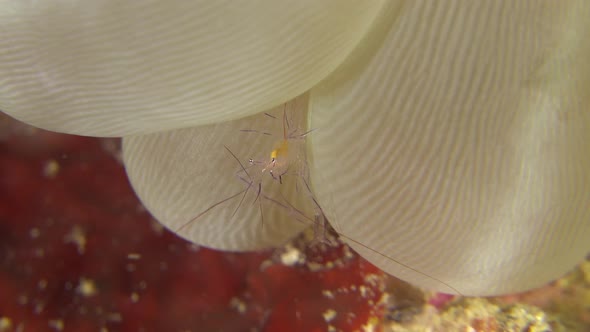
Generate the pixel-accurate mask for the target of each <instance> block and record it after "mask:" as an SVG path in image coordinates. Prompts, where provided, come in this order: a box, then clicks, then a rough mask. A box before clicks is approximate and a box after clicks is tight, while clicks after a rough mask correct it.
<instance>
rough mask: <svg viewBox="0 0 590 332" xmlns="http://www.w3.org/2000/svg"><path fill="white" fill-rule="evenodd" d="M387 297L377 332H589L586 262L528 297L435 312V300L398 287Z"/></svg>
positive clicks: (454, 304)
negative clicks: (382, 318)
mask: <svg viewBox="0 0 590 332" xmlns="http://www.w3.org/2000/svg"><path fill="white" fill-rule="evenodd" d="M388 289H389V292H390V293H391V294H392V296H391V297H390V298H391V301H390V303H389V306H390V308H389V312H388V313H387V315H386V317H385V318H384V320H383V331H391V332H414V331H416V332H418V331H430V332H438V331H441V332H442V331H466V332H471V331H473V332H475V331H477V332H495V331H498V332H499V331H503V332H504V331H506V332H510V331H527V332H562V331H563V332H565V331H580V332H582V331H590V261H588V260H587V261H584V262H582V263H581V264H580V265H579V266H578V268H577V269H576V270H574V271H573V272H571V273H569V274H568V275H566V276H564V277H563V278H561V279H560V280H558V281H556V282H553V283H551V284H550V285H547V286H545V287H543V288H540V289H536V290H533V291H530V292H526V293H522V294H515V295H509V296H502V297H490V298H478V297H474V298H460V297H456V298H454V299H450V301H449V302H448V303H446V304H444V305H442V306H441V307H440V308H437V307H436V306H434V305H432V304H429V299H431V298H433V297H434V296H436V294H433V293H428V292H421V291H420V290H418V289H416V288H413V287H412V286H410V285H408V284H405V283H403V282H401V281H397V280H393V279H392V282H391V285H390V286H389V287H388Z"/></svg>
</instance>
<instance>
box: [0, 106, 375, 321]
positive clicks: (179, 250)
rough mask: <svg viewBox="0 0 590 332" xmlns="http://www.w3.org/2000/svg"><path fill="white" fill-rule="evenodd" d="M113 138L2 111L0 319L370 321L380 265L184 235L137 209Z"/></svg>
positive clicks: (335, 250) (346, 255) (346, 254)
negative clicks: (210, 243)
mask: <svg viewBox="0 0 590 332" xmlns="http://www.w3.org/2000/svg"><path fill="white" fill-rule="evenodd" d="M115 144H117V141H116V140H108V139H96V138H87V137H78V136H71V135H61V134H55V133H50V132H46V131H42V130H37V129H33V128H30V127H27V126H24V125H22V124H19V123H17V122H15V121H13V120H11V119H8V118H7V117H5V116H2V115H0V331H13V330H14V331H52V330H53V331H286V332H288V331H355V330H363V329H365V330H370V329H371V328H372V327H373V325H374V324H372V323H373V322H374V320H375V318H374V317H379V316H380V315H381V313H382V310H383V307H384V306H383V305H382V304H383V303H382V302H383V301H380V300H381V299H382V295H383V293H382V292H383V274H382V272H380V271H379V270H377V269H376V268H375V267H373V266H372V265H371V264H369V263H367V262H365V261H364V260H362V259H360V258H358V256H356V254H353V253H351V252H350V251H349V250H348V249H347V248H346V247H344V246H341V245H336V246H330V245H325V246H324V245H319V246H315V247H309V246H307V247H306V246H300V247H297V246H296V245H295V246H294V247H291V248H283V249H279V250H268V251H265V252H258V253H227V252H219V251H214V250H210V249H206V248H202V247H198V246H195V245H191V244H190V243H188V242H186V241H184V240H182V239H181V238H179V237H177V236H175V235H174V234H173V233H170V232H168V231H167V230H165V229H163V228H162V227H161V226H159V224H158V223H157V222H156V221H154V220H153V219H152V218H151V217H150V216H149V214H148V213H147V212H146V211H145V210H144V209H143V207H142V206H141V204H140V203H139V201H138V200H137V198H136V197H135V195H134V193H133V191H132V190H131V188H130V186H129V183H128V180H127V177H126V174H125V171H124V169H123V166H122V165H121V163H120V162H119V161H117V158H116V154H117V153H116V150H117V149H116V148H114V145H115ZM293 255H295V257H299V258H300V259H299V260H295V261H292V260H289V259H286V258H288V257H291V256H293ZM282 258H283V259H282Z"/></svg>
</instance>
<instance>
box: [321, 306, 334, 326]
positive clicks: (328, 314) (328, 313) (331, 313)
mask: <svg viewBox="0 0 590 332" xmlns="http://www.w3.org/2000/svg"><path fill="white" fill-rule="evenodd" d="M336 315H338V313H336V311H335V310H334V309H328V310H326V311H324V313H323V314H322V316H324V320H325V321H326V323H329V322H331V321H332V320H333V319H334V318H336Z"/></svg>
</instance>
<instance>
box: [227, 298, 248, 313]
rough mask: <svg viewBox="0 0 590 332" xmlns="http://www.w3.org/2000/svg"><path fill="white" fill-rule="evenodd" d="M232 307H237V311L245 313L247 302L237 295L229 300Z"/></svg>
mask: <svg viewBox="0 0 590 332" xmlns="http://www.w3.org/2000/svg"><path fill="white" fill-rule="evenodd" d="M229 305H230V307H232V308H234V309H236V311H237V312H239V313H240V314H243V313H245V312H246V303H244V301H242V300H240V299H239V298H237V297H234V298H232V299H231V300H230V302H229Z"/></svg>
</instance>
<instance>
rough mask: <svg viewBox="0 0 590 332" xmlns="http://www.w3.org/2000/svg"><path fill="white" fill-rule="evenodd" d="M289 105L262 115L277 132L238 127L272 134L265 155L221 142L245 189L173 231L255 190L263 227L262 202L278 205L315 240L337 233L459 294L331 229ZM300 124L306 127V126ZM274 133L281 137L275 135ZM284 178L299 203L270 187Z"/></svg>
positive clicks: (280, 184) (302, 136)
mask: <svg viewBox="0 0 590 332" xmlns="http://www.w3.org/2000/svg"><path fill="white" fill-rule="evenodd" d="M291 106H293V105H291ZM290 108H293V109H295V107H289V105H288V104H285V105H283V108H282V112H281V113H280V114H279V113H278V112H275V113H277V114H271V113H265V116H267V117H268V118H271V119H272V120H273V122H277V123H278V122H279V121H280V122H281V126H280V128H281V130H280V134H277V133H274V134H273V133H271V132H267V131H261V130H259V129H254V128H248V129H243V130H241V133H243V134H245V135H263V136H268V137H269V138H275V141H274V144H273V145H272V149H271V150H270V152H268V153H267V154H266V156H265V157H263V158H261V159H255V158H252V157H250V158H248V159H245V158H244V159H240V157H239V156H237V155H236V154H235V153H234V152H233V151H232V149H231V147H229V146H224V147H225V150H226V152H227V154H228V156H229V157H230V158H231V159H232V160H233V162H234V163H235V164H236V167H237V168H238V169H237V171H236V172H235V176H236V178H237V179H238V180H239V181H240V182H242V183H243V184H244V189H243V190H242V191H240V192H238V193H236V194H234V195H231V196H229V197H226V198H224V199H222V200H220V201H218V202H217V203H215V204H213V205H211V206H210V207H208V208H207V209H205V210H204V211H203V212H201V213H199V214H198V215H197V216H195V217H194V218H193V219H191V220H190V221H188V222H187V223H185V224H184V225H182V226H181V227H180V228H179V229H177V230H176V232H180V231H182V230H183V229H184V228H186V227H188V226H189V225H190V224H191V223H193V222H195V221H196V220H198V219H199V218H201V216H203V215H204V214H206V213H209V212H210V211H211V210H213V209H216V208H218V207H219V206H221V205H223V204H225V203H227V202H230V201H234V200H238V199H239V202H238V203H237V206H236V208H235V210H234V211H233V213H232V215H231V216H232V218H233V216H235V215H236V213H237V212H238V211H239V209H240V208H241V207H242V206H243V204H244V202H245V201H246V197H247V195H248V194H254V198H253V200H252V202H251V203H252V204H257V205H258V210H259V214H260V225H261V227H264V222H265V213H264V211H265V206H272V207H274V208H279V209H280V210H281V211H283V213H284V214H286V215H287V216H288V217H290V218H291V219H293V220H294V221H296V222H299V223H302V224H303V225H305V226H308V227H313V231H314V241H313V242H315V243H320V242H326V241H327V239H328V236H327V233H332V234H336V236H337V237H340V238H341V239H343V240H344V241H348V242H349V243H354V244H356V245H359V246H362V247H364V248H366V249H367V250H369V251H371V252H373V253H375V254H377V255H380V256H382V257H383V258H385V259H388V260H391V261H393V262H396V263H397V264H399V265H401V266H403V267H405V268H407V269H409V270H412V271H414V272H416V273H418V274H421V275H423V276H425V277H427V278H430V279H433V280H436V281H437V282H440V283H441V284H444V285H446V286H447V287H449V288H450V289H452V290H453V291H455V292H456V293H457V294H460V292H459V291H458V290H457V289H455V288H454V287H452V286H451V285H449V284H447V283H445V282H444V281H443V280H440V279H437V278H436V277H433V276H429V275H427V274H425V273H423V272H421V271H419V270H417V269H415V268H413V267H411V266H409V265H407V264H404V263H403V262H400V261H398V260H396V259H395V258H393V257H390V256H388V255H386V254H383V253H381V252H379V251H377V250H375V249H373V248H370V247H369V246H367V245H365V244H363V243H360V242H359V241H357V240H354V239H353V238H352V237H350V236H348V235H346V234H342V233H339V232H337V231H336V230H334V228H332V227H330V224H329V222H328V220H327V218H326V215H325V213H324V211H323V209H322V207H321V205H320V204H319V202H318V201H317V199H316V198H315V196H314V194H313V190H312V187H311V183H310V177H309V168H308V164H307V156H306V149H305V143H306V140H305V138H306V137H307V136H308V135H310V134H312V132H313V130H314V129H312V130H308V131H304V130H302V129H301V128H302V127H301V126H300V124H301V123H302V122H301V121H294V119H293V118H294V117H295V116H296V115H297V114H294V111H292V110H290ZM299 120H301V119H299ZM296 123H298V124H296ZM275 128H276V127H275ZM303 128H306V126H305V127H303ZM277 136H280V137H279V138H278V139H276V137H277ZM242 160H243V161H242ZM286 179H289V180H290V181H293V182H294V188H295V189H294V190H295V193H294V194H295V195H294V196H295V197H297V198H298V200H297V202H299V204H296V203H295V202H294V199H293V198H292V197H293V195H291V196H289V195H285V194H284V193H283V192H282V191H281V190H271V189H276V188H280V187H284V182H285V180H286Z"/></svg>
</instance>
